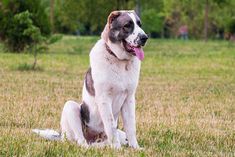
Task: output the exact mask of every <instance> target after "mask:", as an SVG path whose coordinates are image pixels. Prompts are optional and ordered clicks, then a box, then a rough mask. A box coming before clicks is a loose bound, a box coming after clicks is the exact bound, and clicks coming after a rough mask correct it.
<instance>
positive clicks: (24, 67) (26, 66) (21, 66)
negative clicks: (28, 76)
mask: <svg viewBox="0 0 235 157" xmlns="http://www.w3.org/2000/svg"><path fill="white" fill-rule="evenodd" d="M16 70H19V71H43V70H44V69H43V68H42V67H39V66H36V67H35V68H33V66H32V65H31V64H27V63H23V64H19V65H18V66H17V67H16Z"/></svg>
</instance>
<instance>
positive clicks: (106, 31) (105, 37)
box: [101, 11, 121, 42]
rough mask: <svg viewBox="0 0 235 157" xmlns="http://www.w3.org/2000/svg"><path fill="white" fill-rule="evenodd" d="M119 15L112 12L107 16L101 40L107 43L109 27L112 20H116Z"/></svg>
mask: <svg viewBox="0 0 235 157" xmlns="http://www.w3.org/2000/svg"><path fill="white" fill-rule="evenodd" d="M120 14H121V12H120V11H113V12H111V13H110V14H109V16H108V19H107V24H106V25H105V27H104V30H103V32H102V33H101V38H102V39H104V40H105V41H106V42H108V38H109V30H110V27H111V24H112V22H113V21H114V19H116V18H117V17H118V16H119V15H120Z"/></svg>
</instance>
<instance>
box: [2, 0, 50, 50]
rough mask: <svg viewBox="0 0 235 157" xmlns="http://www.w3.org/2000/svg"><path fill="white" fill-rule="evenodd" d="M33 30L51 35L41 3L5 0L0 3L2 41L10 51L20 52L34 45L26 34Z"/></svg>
mask: <svg viewBox="0 0 235 157" xmlns="http://www.w3.org/2000/svg"><path fill="white" fill-rule="evenodd" d="M32 28H33V29H34V31H36V30H38V32H40V34H42V35H43V36H48V35H50V33H51V31H50V23H49V20H48V15H47V13H46V11H45V6H44V5H43V3H41V1H34V0H27V1H19V0H3V1H1V2H0V39H1V40H2V41H3V42H4V43H5V45H6V47H7V48H8V49H9V50H10V51H14V52H16V51H17V52H20V51H23V50H24V49H25V48H26V47H27V46H29V45H31V44H33V43H34V41H33V40H32V38H31V36H30V35H29V34H27V33H25V31H26V30H29V29H31V30H32Z"/></svg>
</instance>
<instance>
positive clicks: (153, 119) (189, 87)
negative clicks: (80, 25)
mask: <svg viewBox="0 0 235 157" xmlns="http://www.w3.org/2000/svg"><path fill="white" fill-rule="evenodd" d="M97 39H99V38H98V37H71V36H64V37H63V39H62V40H61V41H59V42H57V43H55V44H53V45H51V46H50V48H49V52H47V53H43V54H40V55H39V60H38V66H39V68H40V69H42V70H39V71H24V70H23V71H20V70H18V69H19V66H24V65H28V64H32V63H33V56H32V55H30V54H27V53H23V54H14V53H4V52H3V50H2V49H0V51H1V52H0V65H1V66H0V156H180V157H182V156H235V44H233V43H228V42H226V41H209V42H207V43H204V42H202V41H186V42H184V41H180V40H153V39H151V40H149V42H148V44H147V45H146V48H145V55H146V56H145V59H144V61H143V62H142V69H141V76H140V82H139V86H138V90H137V93H136V99H137V109H136V114H137V136H138V141H139V143H140V145H141V146H142V147H144V150H142V151H135V150H133V149H130V148H127V147H124V148H123V149H122V150H112V149H110V148H105V149H94V148H92V149H88V150H86V149H83V148H80V147H78V146H77V145H76V144H73V143H68V142H67V143H66V142H65V143H62V142H51V141H46V140H44V139H41V138H39V137H38V136H35V135H34V134H32V133H31V131H30V130H31V129H32V128H54V129H56V130H59V121H60V114H61V110H62V108H63V105H64V102H65V101H66V100H69V99H74V100H76V101H78V102H79V101H81V91H82V84H83V78H84V73H85V72H86V70H87V68H88V67H89V57H88V54H89V51H90V49H91V48H92V46H93V45H94V43H95V42H96V41H97ZM0 47H2V46H0ZM23 69H24V67H23Z"/></svg>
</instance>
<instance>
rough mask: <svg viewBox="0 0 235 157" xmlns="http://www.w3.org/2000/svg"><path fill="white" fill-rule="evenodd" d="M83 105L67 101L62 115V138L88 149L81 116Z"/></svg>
mask: <svg viewBox="0 0 235 157" xmlns="http://www.w3.org/2000/svg"><path fill="white" fill-rule="evenodd" d="M80 109H81V105H80V104H78V103H76V102H74V101H67V102H66V103H65V105H64V108H63V111H62V115H61V123H60V125H61V130H62V137H66V138H67V139H68V140H70V141H76V142H77V144H78V145H81V146H85V147H87V146H88V144H87V142H86V139H85V137H84V135H83V131H82V121H81V115H80Z"/></svg>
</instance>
